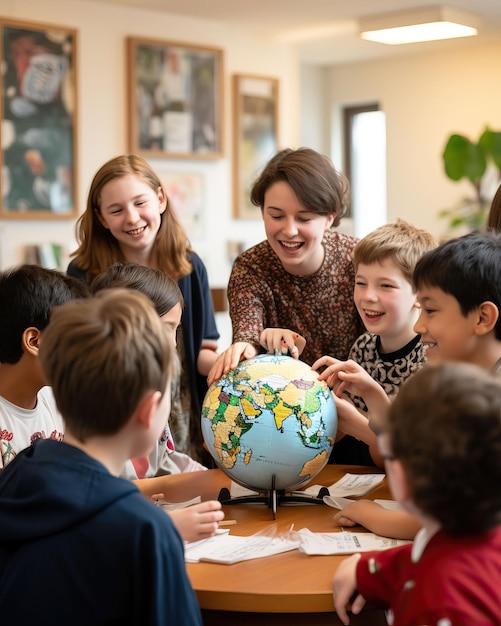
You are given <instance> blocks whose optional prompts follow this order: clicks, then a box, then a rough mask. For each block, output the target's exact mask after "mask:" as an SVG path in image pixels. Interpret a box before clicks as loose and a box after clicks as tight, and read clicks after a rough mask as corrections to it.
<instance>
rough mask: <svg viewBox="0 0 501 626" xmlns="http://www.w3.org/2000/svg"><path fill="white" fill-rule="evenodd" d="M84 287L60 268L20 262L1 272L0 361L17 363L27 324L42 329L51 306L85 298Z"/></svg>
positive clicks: (46, 323) (86, 293)
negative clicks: (17, 265)
mask: <svg viewBox="0 0 501 626" xmlns="http://www.w3.org/2000/svg"><path fill="white" fill-rule="evenodd" d="M88 295H89V291H88V289H87V287H86V286H85V285H84V284H83V283H81V282H80V281H78V280H76V279H75V278H71V277H70V276H67V275H66V274H63V273H62V272H58V271H57V270H50V269H46V268H44V267H40V266H39V265H21V266H19V267H15V268H11V269H9V270H6V271H4V272H1V273H0V362H1V363H10V364H15V363H17V362H18V361H19V360H20V359H21V357H22V355H23V349H22V337H23V333H24V331H25V330H26V329H27V328H30V327H34V328H37V329H38V330H39V331H43V330H44V329H45V328H46V326H47V325H48V323H49V320H50V316H51V314H52V310H53V309H54V307H56V306H59V305H60V304H64V303H65V302H68V301H69V300H75V299H77V298H85V297H87V296H88Z"/></svg>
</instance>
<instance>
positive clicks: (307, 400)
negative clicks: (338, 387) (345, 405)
mask: <svg viewBox="0 0 501 626" xmlns="http://www.w3.org/2000/svg"><path fill="white" fill-rule="evenodd" d="M201 426H202V434H203V437H204V441H205V443H206V445H207V447H208V448H209V451H210V453H211V455H212V456H213V458H214V460H215V462H216V464H217V465H218V467H220V468H221V469H222V470H223V471H224V472H225V473H226V474H228V475H229V476H230V477H231V478H232V480H234V481H235V482H237V483H239V484H241V485H243V486H244V487H248V488H250V489H253V490H257V491H266V490H270V489H272V488H274V489H276V490H284V489H289V490H290V489H293V488H295V487H298V486H299V485H303V484H305V483H307V482H309V481H310V480H311V479H312V478H313V477H314V476H316V475H317V474H318V473H319V472H320V471H321V470H322V469H323V467H324V466H325V465H326V463H327V461H328V459H329V455H330V453H331V450H332V446H333V445H334V437H335V434H336V428H337V414H336V407H335V404H334V400H333V397H332V393H331V391H330V389H329V388H328V387H327V385H326V384H325V383H324V382H323V381H319V380H318V372H315V371H314V370H312V369H311V368H310V366H309V365H307V364H305V363H303V362H302V361H298V360H297V359H293V358H291V357H289V356H280V355H279V356H276V355H271V354H263V355H258V356H256V357H254V358H252V359H249V360H247V361H242V362H241V363H240V364H239V365H238V366H237V367H236V368H235V369H234V370H232V371H230V372H229V373H228V374H226V375H224V376H223V377H222V378H221V379H220V380H218V381H216V382H214V383H213V384H212V385H211V386H210V387H209V389H208V391H207V394H206V396H205V399H204V403H203V407H202V418H201Z"/></svg>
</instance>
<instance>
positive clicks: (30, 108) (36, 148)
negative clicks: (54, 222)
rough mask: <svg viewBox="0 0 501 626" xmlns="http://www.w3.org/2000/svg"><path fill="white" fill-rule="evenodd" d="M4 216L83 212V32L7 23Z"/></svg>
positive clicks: (1, 30)
mask: <svg viewBox="0 0 501 626" xmlns="http://www.w3.org/2000/svg"><path fill="white" fill-rule="evenodd" d="M0 54H1V59H0V65H1V67H2V72H1V73H0V94H1V95H0V120H1V130H2V132H1V135H2V142H1V150H0V165H1V169H2V186H1V189H2V197H1V204H0V217H1V218H12V219H25V218H28V219H65V218H73V217H75V216H76V215H78V207H77V201H76V189H77V175H78V159H77V155H78V143H77V126H78V124H77V103H78V96H77V78H76V62H77V58H76V57H77V32H76V30H73V29H70V28H65V27H62V26H53V25H49V24H41V23H32V22H21V21H18V20H8V19H4V18H0Z"/></svg>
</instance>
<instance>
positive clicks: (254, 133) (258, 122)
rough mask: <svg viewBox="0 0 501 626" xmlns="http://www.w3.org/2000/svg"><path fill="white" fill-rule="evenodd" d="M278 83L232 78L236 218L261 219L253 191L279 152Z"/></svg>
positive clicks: (266, 79)
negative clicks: (264, 169) (254, 183)
mask: <svg viewBox="0 0 501 626" xmlns="http://www.w3.org/2000/svg"><path fill="white" fill-rule="evenodd" d="M278 91H279V80H278V78H272V77H269V76H256V75H252V74H234V75H233V216H234V217H235V218H237V219H260V218H261V210H260V207H256V206H254V205H253V204H252V203H251V201H250V196H249V194H250V189H251V186H252V183H253V182H254V180H255V179H256V178H257V177H258V175H259V173H260V171H261V170H262V168H263V167H264V166H265V165H266V163H267V162H268V161H269V159H270V158H271V157H272V156H273V155H274V154H275V153H276V151H277V149H278V125H279V119H278V110H279V109H278V104H279V103H278V95H279V94H278Z"/></svg>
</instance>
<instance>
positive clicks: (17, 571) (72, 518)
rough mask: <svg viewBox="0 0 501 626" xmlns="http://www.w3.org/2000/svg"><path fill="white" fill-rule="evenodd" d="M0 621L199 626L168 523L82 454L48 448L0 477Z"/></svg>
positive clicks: (40, 446) (129, 486)
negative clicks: (0, 617)
mask: <svg viewBox="0 0 501 626" xmlns="http://www.w3.org/2000/svg"><path fill="white" fill-rule="evenodd" d="M0 615H3V616H9V615H10V617H11V620H13V621H14V622H15V623H17V624H50V625H51V626H59V625H61V626H63V625H64V626H68V625H69V624H71V625H72V626H80V625H81V626H84V625H85V626H89V625H90V624H92V625H93V626H98V625H101V624H102V625H104V624H110V625H111V624H117V625H118V624H120V625H122V624H130V625H131V626H132V625H133V624H134V625H136V624H144V625H152V626H153V625H155V626H156V625H160V624H163V625H166V624H172V625H173V626H174V625H175V626H178V625H179V624H183V626H188V625H190V626H199V625H200V624H201V617H200V611H199V608H198V604H197V600H196V597H195V594H194V592H193V589H192V588H191V585H190V582H189V579H188V577H187V574H186V569H185V563H184V548H183V542H182V540H181V537H180V536H179V534H178V533H177V531H176V529H175V527H174V525H173V524H172V522H171V520H170V518H169V516H168V515H166V514H165V512H164V511H163V510H161V509H159V508H157V507H155V506H154V505H153V504H152V503H150V502H148V501H147V499H146V498H145V497H144V496H143V495H142V494H141V493H140V492H139V491H138V489H137V488H136V486H135V485H134V484H133V483H131V482H128V481H125V480H122V479H121V478H116V477H115V476H112V475H111V474H110V473H109V471H108V470H107V469H106V468H105V467H104V466H103V465H102V464H101V463H99V462H98V461H96V460H94V459H92V458H91V457H89V456H88V455H87V454H85V453H84V452H83V451H82V450H79V449H78V448H75V447H73V446H71V445H68V444H65V443H62V442H57V441H52V440H49V439H46V440H39V441H37V442H36V443H35V445H33V446H31V447H29V448H26V450H24V451H23V452H21V453H20V454H19V455H18V456H17V457H16V458H15V459H14V460H13V461H12V462H11V463H10V464H9V465H7V467H6V468H5V469H4V470H3V472H2V473H1V474H0ZM4 621H5V620H4ZM7 621H8V620H7Z"/></svg>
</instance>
